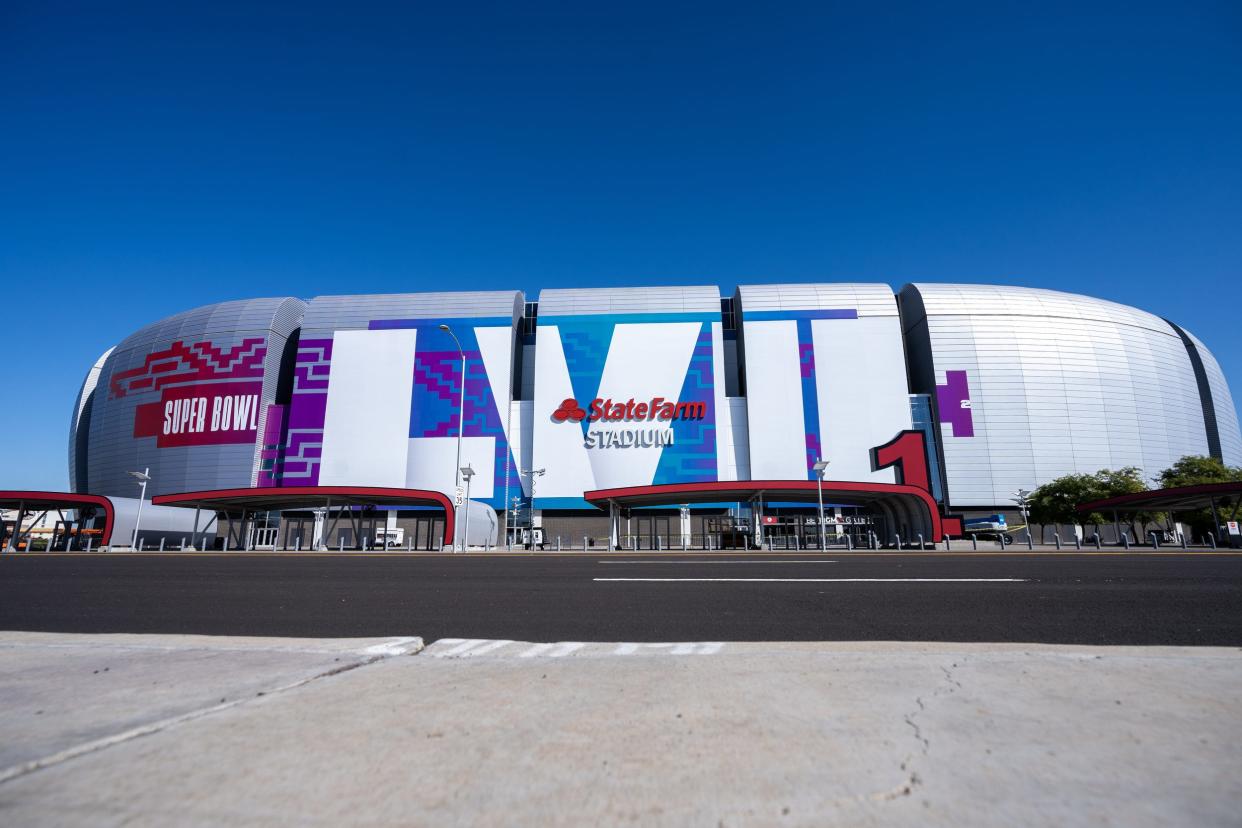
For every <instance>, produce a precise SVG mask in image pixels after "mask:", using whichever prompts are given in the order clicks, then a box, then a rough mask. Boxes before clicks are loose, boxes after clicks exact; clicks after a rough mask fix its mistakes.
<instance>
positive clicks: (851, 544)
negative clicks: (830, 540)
mask: <svg viewBox="0 0 1242 828" xmlns="http://www.w3.org/2000/svg"><path fill="white" fill-rule="evenodd" d="M845 548H846V549H847V550H849V551H850V552H853V551H854V539H853V538H851V537H850V536H849V534H848V533H847V534H846V535H845Z"/></svg>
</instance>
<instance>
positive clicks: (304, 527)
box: [284, 517, 315, 550]
mask: <svg viewBox="0 0 1242 828" xmlns="http://www.w3.org/2000/svg"><path fill="white" fill-rule="evenodd" d="M284 524H285V548H286V549H299V550H306V549H310V548H311V544H313V543H314V542H315V519H314V518H313V517H286V518H285V519H284Z"/></svg>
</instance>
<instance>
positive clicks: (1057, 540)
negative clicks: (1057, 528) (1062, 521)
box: [1052, 532, 1061, 552]
mask: <svg viewBox="0 0 1242 828" xmlns="http://www.w3.org/2000/svg"><path fill="white" fill-rule="evenodd" d="M1052 540H1053V542H1054V543H1056V545H1057V551H1058V552H1060V551H1061V533H1060V532H1053V533H1052Z"/></svg>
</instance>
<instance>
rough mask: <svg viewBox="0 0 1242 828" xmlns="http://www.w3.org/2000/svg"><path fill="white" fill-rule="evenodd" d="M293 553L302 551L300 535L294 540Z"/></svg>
mask: <svg viewBox="0 0 1242 828" xmlns="http://www.w3.org/2000/svg"><path fill="white" fill-rule="evenodd" d="M293 551H294V552H301V551H302V536H301V535H298V536H297V537H296V538H294V539H293Z"/></svg>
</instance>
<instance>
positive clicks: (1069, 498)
mask: <svg viewBox="0 0 1242 828" xmlns="http://www.w3.org/2000/svg"><path fill="white" fill-rule="evenodd" d="M1106 496H1107V495H1105V494H1104V493H1103V489H1102V488H1101V486H1100V481H1099V479H1098V478H1097V477H1096V475H1094V474H1067V475H1063V476H1062V477H1058V478H1057V479H1055V480H1051V481H1049V482H1047V483H1045V484H1044V485H1042V486H1040V487H1039V488H1038V489H1036V490H1035V491H1034V492H1033V493H1032V494H1031V522H1032V523H1038V524H1039V525H1040V528H1041V530H1042V528H1043V527H1044V526H1047V525H1048V524H1054V525H1062V524H1065V525H1071V526H1077V525H1085V524H1088V523H1090V524H1095V525H1096V526H1098V525H1099V524H1100V523H1101V522H1102V521H1103V517H1102V516H1101V515H1096V514H1092V515H1080V514H1079V513H1078V508H1077V507H1078V504H1079V503H1087V502H1089V501H1092V500H1099V499H1100V498H1102V497H1106ZM1040 534H1041V535H1042V534H1043V533H1042V531H1041V532H1040Z"/></svg>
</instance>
